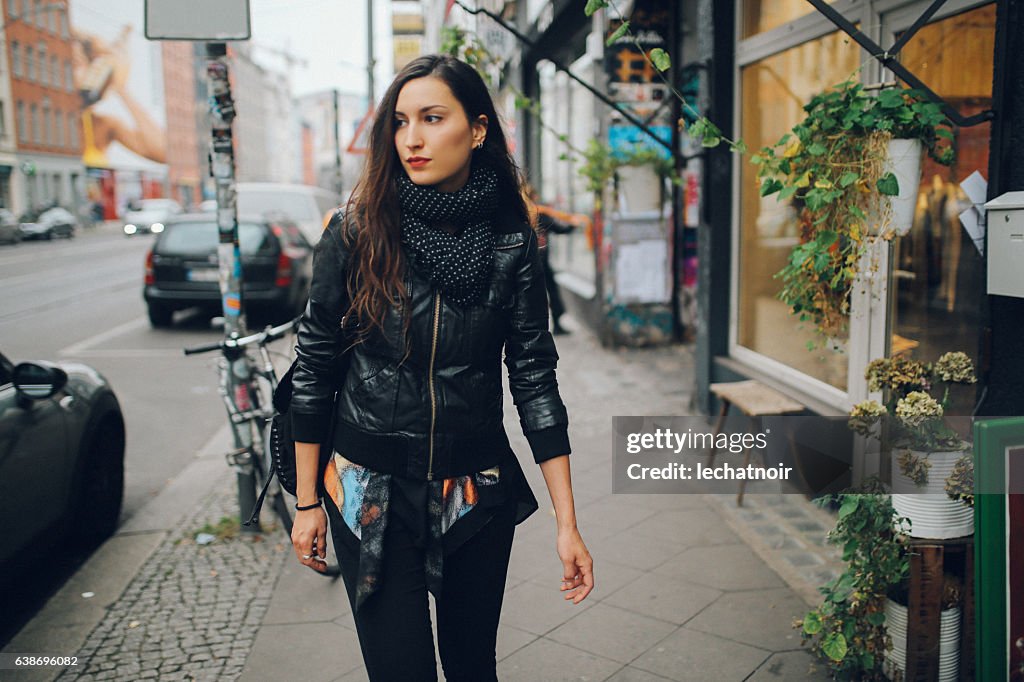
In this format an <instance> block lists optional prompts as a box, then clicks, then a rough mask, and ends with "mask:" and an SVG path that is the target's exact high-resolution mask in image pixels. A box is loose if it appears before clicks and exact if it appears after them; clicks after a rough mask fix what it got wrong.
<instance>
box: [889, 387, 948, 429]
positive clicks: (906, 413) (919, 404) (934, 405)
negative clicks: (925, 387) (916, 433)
mask: <svg viewBox="0 0 1024 682" xmlns="http://www.w3.org/2000/svg"><path fill="white" fill-rule="evenodd" d="M941 416H942V405H940V404H939V402H938V401H937V400H935V398H933V397H931V396H930V395H928V394H927V393H925V392H924V391H911V392H910V393H908V394H907V396H906V397H905V398H900V399H899V402H897V403H896V417H897V418H898V419H899V420H900V421H901V422H903V423H904V424H905V425H907V426H909V427H911V428H913V427H917V426H920V425H921V424H924V423H925V422H927V421H929V420H932V419H937V418H939V417H941Z"/></svg>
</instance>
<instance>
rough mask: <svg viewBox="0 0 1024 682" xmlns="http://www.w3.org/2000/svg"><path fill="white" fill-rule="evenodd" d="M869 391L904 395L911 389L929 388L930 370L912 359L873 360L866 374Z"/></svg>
mask: <svg viewBox="0 0 1024 682" xmlns="http://www.w3.org/2000/svg"><path fill="white" fill-rule="evenodd" d="M864 378H865V379H867V380H868V390H870V391H881V390H883V389H886V388H888V389H890V390H892V391H896V392H897V393H902V392H903V391H907V390H910V389H919V388H928V370H927V368H926V367H925V366H924V365H923V364H921V363H920V362H918V361H916V360H911V359H910V358H903V357H895V358H879V359H877V360H872V361H871V362H870V363H869V364H868V367H867V370H865V372H864Z"/></svg>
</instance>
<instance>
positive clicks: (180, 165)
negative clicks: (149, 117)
mask: <svg viewBox="0 0 1024 682" xmlns="http://www.w3.org/2000/svg"><path fill="white" fill-rule="evenodd" d="M160 45H161V49H162V52H163V73H164V101H165V103H166V110H167V170H168V181H169V183H170V195H171V198H173V199H175V200H177V201H178V203H180V204H181V205H182V206H190V205H193V204H198V203H199V202H200V201H202V191H201V188H200V183H201V180H202V175H201V173H202V169H201V166H200V164H199V158H200V157H199V153H198V150H199V133H198V131H197V129H196V128H197V115H196V110H197V108H200V109H202V112H201V113H204V114H205V109H206V106H205V102H204V101H202V100H200V99H198V97H197V95H196V65H195V57H194V54H193V52H194V50H193V45H192V44H191V43H186V42H175V41H166V42H163V43H161V44H160Z"/></svg>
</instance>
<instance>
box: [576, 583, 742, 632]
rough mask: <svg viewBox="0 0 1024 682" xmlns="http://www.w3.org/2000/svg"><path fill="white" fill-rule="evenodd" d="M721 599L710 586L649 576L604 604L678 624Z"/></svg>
mask: <svg viewBox="0 0 1024 682" xmlns="http://www.w3.org/2000/svg"><path fill="white" fill-rule="evenodd" d="M721 596H722V593H721V592H720V591H719V590H716V589H713V588H711V587H705V586H703V585H697V584H695V583H690V582H686V581H684V580H678V579H676V578H668V577H665V576H663V575H656V574H654V573H649V574H647V575H646V576H644V577H642V578H639V579H637V580H634V581H633V582H631V583H630V584H628V585H626V586H625V587H623V588H622V589H620V590H619V591H617V592H615V593H614V594H612V595H611V596H609V597H608V598H607V599H605V600H604V603H606V604H609V605H611V606H617V607H619V608H622V609H626V610H628V611H633V612H635V613H639V614H641V615H645V616H650V617H652V618H657V619H659V620H663V621H665V622H668V623H674V624H676V625H682V624H683V623H685V622H687V621H688V620H690V619H691V618H693V617H694V616H696V615H697V614H698V613H700V612H701V611H703V610H704V609H705V608H707V607H708V606H709V605H710V604H712V603H714V601H715V600H716V599H718V598H719V597H721ZM584 603H586V602H584Z"/></svg>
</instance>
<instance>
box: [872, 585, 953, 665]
mask: <svg viewBox="0 0 1024 682" xmlns="http://www.w3.org/2000/svg"><path fill="white" fill-rule="evenodd" d="M939 619H940V620H939V623H940V624H939V676H938V678H937V679H938V680H939V682H947V681H948V682H953V681H954V680H956V679H957V677H958V675H959V672H960V607H959V606H956V607H953V608H949V609H945V610H944V611H943V612H942V613H941V614H940V616H939ZM885 627H886V629H887V630H888V631H889V636H890V637H892V648H891V649H889V650H888V651H886V652H885V664H886V665H885V667H886V673H887V674H888V675H889V677H890V678H895V677H896V676H897V675H896V673H897V671H898V674H899V677H901V678H903V677H905V673H906V669H907V663H906V662H907V607H906V606H903V605H902V604H898V603H896V602H895V601H893V600H892V599H887V600H886V602H885Z"/></svg>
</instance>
